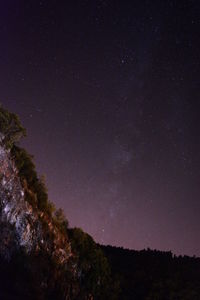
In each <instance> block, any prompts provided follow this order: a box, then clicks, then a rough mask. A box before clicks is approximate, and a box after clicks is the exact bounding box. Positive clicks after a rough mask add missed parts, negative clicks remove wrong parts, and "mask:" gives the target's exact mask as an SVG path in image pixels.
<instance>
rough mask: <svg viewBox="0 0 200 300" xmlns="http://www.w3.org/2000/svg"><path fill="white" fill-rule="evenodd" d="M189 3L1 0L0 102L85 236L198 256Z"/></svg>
mask: <svg viewBox="0 0 200 300" xmlns="http://www.w3.org/2000/svg"><path fill="white" fill-rule="evenodd" d="M199 13H200V3H199V1H195V0H193V1H185V0H183V1H181V2H180V1H175V0H172V1H168V0H167V1H154V2H153V3H152V2H151V1H148V0H143V1H133V2H132V1H125V2H123V1H107V0H97V1H91V0H83V1H78V0H77V1H73V2H72V1H71V2H70V3H69V2H68V3H64V2H60V3H59V4H58V3H56V1H54V0H52V1H45V0H40V1H38V0H34V1H33V0H30V1H28V2H27V1H25V0H19V1H16V2H15V3H13V2H11V1H2V2H1V10H0V16H1V18H0V36H1V50H0V66H1V68H0V79H1V80H0V85H1V86H0V99H1V100H0V102H1V103H2V105H3V106H4V107H5V108H7V109H8V110H10V111H12V112H14V113H17V114H18V115H19V116H20V119H21V121H22V123H23V125H24V127H26V128H27V133H28V136H27V138H26V139H25V140H24V142H23V146H24V147H25V148H27V150H28V151H29V152H30V153H31V154H33V155H34V157H35V164H36V167H37V170H38V172H39V173H40V174H45V175H46V182H47V187H48V192H49V199H50V201H53V202H54V203H55V204H56V206H57V207H61V208H63V209H64V211H65V214H66V217H67V219H68V220H69V223H70V226H76V227H81V228H83V230H84V231H86V232H88V233H89V234H90V235H91V236H92V237H93V238H94V239H95V241H96V242H98V243H102V244H107V245H108V244H109V245H115V246H119V247H124V248H129V249H135V250H140V249H145V248H148V247H149V248H151V249H157V250H161V251H172V252H173V253H174V254H176V255H179V254H181V255H184V254H185V255H191V256H193V255H196V256H200V237H199V229H200V201H199V197H200V185H199V178H200V168H199V166H200V143H199V128H200V124H199V122H200V121H199V108H200V106H199V94H200V93H199V90H200V88H199V86H200V82H199V81H200V80H199V79H200V56H199V43H198V40H199V34H200V24H199Z"/></svg>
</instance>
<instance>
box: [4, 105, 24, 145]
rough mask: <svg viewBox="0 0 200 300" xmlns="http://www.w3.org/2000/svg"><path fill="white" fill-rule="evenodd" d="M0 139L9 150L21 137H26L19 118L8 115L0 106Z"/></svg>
mask: <svg viewBox="0 0 200 300" xmlns="http://www.w3.org/2000/svg"><path fill="white" fill-rule="evenodd" d="M0 133H1V137H0V139H1V140H3V142H4V144H5V145H6V147H7V148H11V147H12V145H13V144H14V143H17V142H18V141H19V140H20V139H21V138H22V137H23V136H25V135H26V130H25V128H24V127H23V126H22V125H21V122H20V120H19V117H18V116H17V115H16V114H13V113H10V112H9V111H7V110H6V109H4V108H2V107H1V106H0Z"/></svg>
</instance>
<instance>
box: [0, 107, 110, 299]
mask: <svg viewBox="0 0 200 300" xmlns="http://www.w3.org/2000/svg"><path fill="white" fill-rule="evenodd" d="M24 135H25V129H24V128H23V127H22V125H21V123H20V121H19V119H18V117H17V116H16V115H15V114H12V113H10V112H8V111H7V110H5V109H3V108H2V107H0V299H4V300H6V299H18V298H19V299H20V300H23V299H30V300H31V299H34V300H36V299H41V300H46V299H48V300H49V299H52V300H56V299H57V300H67V299H68V300H72V299H77V300H78V299H80V300H84V299H88V300H89V299H108V298H109V299H115V298H112V297H111V296H109V289H110V288H109V285H110V283H111V278H110V270H109V265H108V262H107V260H106V258H105V256H104V255H103V252H102V251H101V249H100V248H99V247H98V246H97V245H96V243H95V242H94V241H93V239H92V238H91V237H90V236H89V235H88V234H86V233H84V232H83V231H82V230H81V229H79V228H75V229H72V228H69V227H68V222H67V219H66V218H65V216H64V214H63V212H62V210H60V209H59V210H56V208H55V206H54V205H53V204H52V203H50V202H49V200H48V194H47V189H46V186H45V184H44V181H43V180H42V179H41V178H40V177H39V176H38V174H37V172H36V169H35V165H34V163H33V159H32V156H30V155H29V154H28V153H27V152H26V150H25V149H23V148H21V147H19V144H18V143H19V140H20V139H21V137H22V136H24Z"/></svg>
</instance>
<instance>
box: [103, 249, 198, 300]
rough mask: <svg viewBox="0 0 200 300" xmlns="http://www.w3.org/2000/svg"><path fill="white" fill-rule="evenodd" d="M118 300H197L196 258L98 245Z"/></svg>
mask: <svg viewBox="0 0 200 300" xmlns="http://www.w3.org/2000/svg"><path fill="white" fill-rule="evenodd" d="M101 249H102V250H103V252H104V254H105V255H106V257H107V258H108V261H109V263H110V266H111V270H112V277H113V278H115V281H118V283H119V286H120V292H119V296H118V297H119V299H120V300H134V299H135V300H199V299H200V258H195V257H189V256H174V255H173V254H172V253H171V252H162V251H157V250H150V249H147V250H142V251H134V250H128V249H123V248H117V247H112V246H101Z"/></svg>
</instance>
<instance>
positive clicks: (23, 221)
mask: <svg viewBox="0 0 200 300" xmlns="http://www.w3.org/2000/svg"><path fill="white" fill-rule="evenodd" d="M0 207H1V214H0V224H1V227H2V230H1V241H0V252H1V255H2V256H4V257H5V258H7V259H9V258H10V257H11V255H12V253H13V251H14V250H16V249H17V248H19V247H23V248H24V250H25V251H26V252H31V251H39V250H40V249H45V250H46V251H47V252H50V253H51V255H53V256H55V257H56V258H57V259H59V260H60V261H61V262H62V263H63V262H65V261H67V260H68V258H69V257H70V256H71V249H70V243H69V241H66V237H64V236H62V235H61V233H60V232H58V229H57V228H56V226H54V225H53V224H52V221H51V220H50V218H48V217H47V216H46V215H45V214H44V213H42V212H41V211H39V210H35V209H33V207H32V206H31V204H29V203H28V202H27V201H26V200H25V190H24V187H23V186H22V184H21V182H20V178H19V175H18V170H17V168H16V166H15V162H14V160H13V159H12V158H11V154H10V151H9V150H6V149H5V147H4V146H3V144H2V143H0ZM44 224H45V225H46V228H48V229H47V230H45V232H44V230H43V227H44ZM3 229H4V230H3ZM48 231H49V232H50V233H51V234H52V236H53V239H52V238H51V240H50V239H47V236H46V235H47V234H46V232H48Z"/></svg>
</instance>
